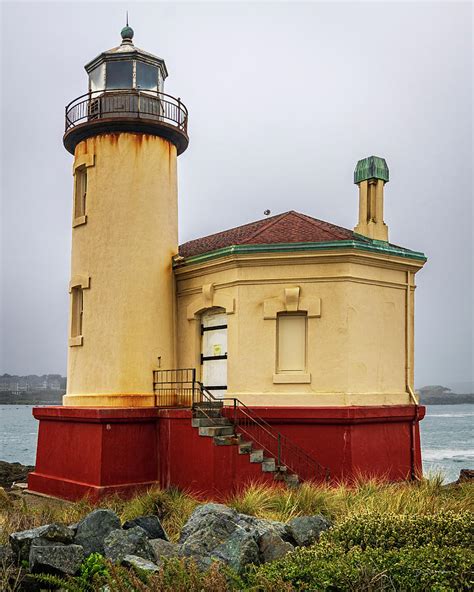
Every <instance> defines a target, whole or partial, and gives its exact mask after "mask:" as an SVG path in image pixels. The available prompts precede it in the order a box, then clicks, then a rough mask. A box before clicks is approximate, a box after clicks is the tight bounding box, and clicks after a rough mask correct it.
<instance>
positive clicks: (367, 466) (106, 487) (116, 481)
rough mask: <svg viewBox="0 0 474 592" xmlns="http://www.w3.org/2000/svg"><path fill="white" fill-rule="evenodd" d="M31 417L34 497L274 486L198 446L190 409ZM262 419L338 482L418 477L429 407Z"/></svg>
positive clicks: (252, 469)
mask: <svg viewBox="0 0 474 592" xmlns="http://www.w3.org/2000/svg"><path fill="white" fill-rule="evenodd" d="M33 414H34V416H35V418H36V419H38V420H39V421H40V428H39V436H38V450H37V458H36V468H35V471H34V472H33V473H31V474H30V476H29V479H28V486H29V489H31V490H32V491H36V492H39V493H45V494H48V495H52V496H56V497H60V498H65V499H73V500H74V499H79V498H81V497H84V496H89V497H90V498H92V499H93V500H97V499H100V498H102V497H104V496H105V495H110V494H113V493H119V494H120V495H123V496H129V495H131V494H133V493H134V492H135V491H137V490H139V489H145V488H148V487H150V486H151V485H159V486H161V487H170V486H175V487H179V488H181V489H184V490H188V491H192V492H193V493H202V494H203V495H211V496H214V497H222V496H225V495H227V494H230V493H232V492H235V491H236V490H237V489H239V488H241V487H243V486H245V484H246V483H248V482H250V481H254V482H255V481H260V482H267V483H273V475H272V474H271V473H262V471H261V466H260V464H251V463H250V462H249V457H248V455H239V454H238V449H237V447H236V446H216V445H215V444H214V442H213V439H212V438H208V437H202V436H199V433H198V430H197V429H196V428H193V427H192V425H191V411H190V410H187V409H179V410H178V409H173V410H164V409H155V408H126V409H110V408H108V409H107V408H104V409H89V408H82V407H37V408H35V409H34V410H33ZM258 414H259V415H260V417H262V418H263V419H265V420H266V421H267V422H268V423H269V424H271V425H272V426H274V427H275V429H276V430H278V431H279V432H281V433H282V434H284V435H286V436H288V437H289V438H291V439H292V440H293V441H294V442H295V443H297V444H298V445H299V446H300V447H301V448H303V449H304V450H306V451H307V452H308V453H309V454H310V455H311V456H313V457H314V458H315V460H317V461H318V462H319V463H321V464H322V465H324V466H325V467H328V468H329V470H330V474H331V479H333V480H335V481H337V480H342V479H344V480H350V479H353V478H354V477H359V476H370V477H381V478H385V479H388V480H390V481H397V480H404V479H409V478H410V477H411V476H412V474H413V472H415V473H421V451H420V436H419V421H420V420H421V419H422V418H423V417H424V414H425V409H424V407H418V408H417V409H415V408H414V407H413V406H408V405H407V406H396V407H317V408H315V407H305V408H303V407H274V408H268V407H260V408H258Z"/></svg>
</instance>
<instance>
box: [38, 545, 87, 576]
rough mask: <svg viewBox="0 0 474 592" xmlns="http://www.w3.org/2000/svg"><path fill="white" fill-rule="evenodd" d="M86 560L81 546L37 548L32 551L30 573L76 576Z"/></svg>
mask: <svg viewBox="0 0 474 592" xmlns="http://www.w3.org/2000/svg"><path fill="white" fill-rule="evenodd" d="M83 560H84V549H83V548H82V547H81V546H80V545H51V546H36V545H32V547H31V549H30V556H29V563H30V571H32V572H33V573H53V574H60V575H68V576H73V575H75V574H76V573H77V572H78V571H79V569H80V567H81V563H82V561H83Z"/></svg>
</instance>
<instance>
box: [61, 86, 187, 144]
mask: <svg viewBox="0 0 474 592" xmlns="http://www.w3.org/2000/svg"><path fill="white" fill-rule="evenodd" d="M107 118H113V119H117V118H139V119H140V118H143V119H147V120H155V121H156V122H157V123H159V122H160V123H165V124H168V125H171V126H173V127H176V128H178V129H179V130H181V131H182V132H184V133H185V134H186V133H187V128H188V110H187V109H186V107H185V106H184V105H183V103H182V102H181V100H180V99H179V98H178V99H176V98H175V97H172V96H171V95H167V94H166V93H162V92H157V91H140V90H133V89H124V90H100V91H95V92H89V93H86V94H84V95H81V96H80V97H77V99H74V101H71V102H70V103H69V105H67V106H66V130H65V131H66V132H67V131H68V130H69V129H71V128H72V127H75V126H76V125H79V124H81V123H86V122H91V121H94V120H99V119H107Z"/></svg>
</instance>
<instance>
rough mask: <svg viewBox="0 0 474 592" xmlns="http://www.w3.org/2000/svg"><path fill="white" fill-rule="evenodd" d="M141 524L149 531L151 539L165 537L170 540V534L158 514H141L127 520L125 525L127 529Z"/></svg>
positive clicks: (164, 538)
mask: <svg viewBox="0 0 474 592" xmlns="http://www.w3.org/2000/svg"><path fill="white" fill-rule="evenodd" d="M135 526H140V527H141V528H143V530H144V531H145V532H146V533H147V536H148V538H149V539H163V540H165V541H168V540H169V539H168V536H167V534H166V532H165V529H164V528H163V526H162V525H161V522H160V519H159V518H158V516H140V517H139V518H135V519H134V520H127V522H125V524H124V525H123V528H124V529H125V530H128V529H129V528H134V527H135Z"/></svg>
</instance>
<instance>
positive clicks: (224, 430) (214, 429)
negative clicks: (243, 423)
mask: <svg viewBox="0 0 474 592" xmlns="http://www.w3.org/2000/svg"><path fill="white" fill-rule="evenodd" d="M233 434H234V426H232V425H230V426H210V427H205V428H199V435H200V436H231V435H233Z"/></svg>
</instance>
